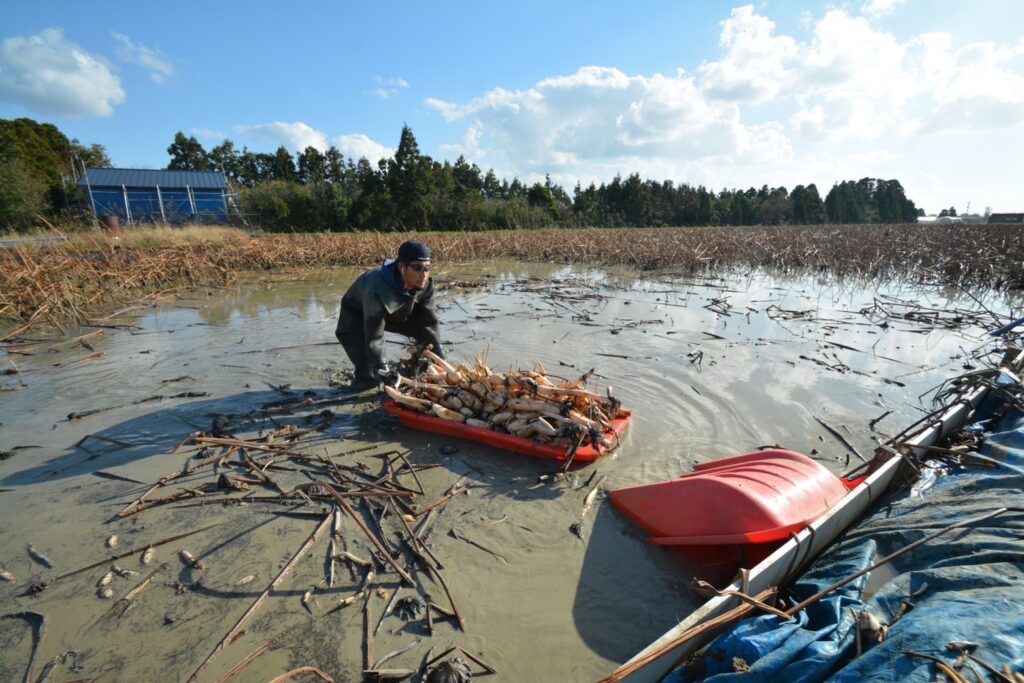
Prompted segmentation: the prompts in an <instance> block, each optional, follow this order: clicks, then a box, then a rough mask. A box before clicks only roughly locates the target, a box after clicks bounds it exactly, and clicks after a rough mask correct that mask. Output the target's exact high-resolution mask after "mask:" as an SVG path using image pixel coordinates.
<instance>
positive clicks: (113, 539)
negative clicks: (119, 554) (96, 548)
mask: <svg viewBox="0 0 1024 683" xmlns="http://www.w3.org/2000/svg"><path fill="white" fill-rule="evenodd" d="M119 542H120V540H119V539H118V538H117V534H113V535H112V536H111V537H110V538H108V539H107V547H108V548H116V547H117V544H118V543H119Z"/></svg>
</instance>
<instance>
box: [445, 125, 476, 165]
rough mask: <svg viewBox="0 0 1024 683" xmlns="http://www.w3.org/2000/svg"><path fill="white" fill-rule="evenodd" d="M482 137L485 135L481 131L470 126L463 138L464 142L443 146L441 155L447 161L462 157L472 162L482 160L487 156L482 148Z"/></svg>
mask: <svg viewBox="0 0 1024 683" xmlns="http://www.w3.org/2000/svg"><path fill="white" fill-rule="evenodd" d="M482 137H483V133H481V131H480V130H479V129H477V128H474V127H473V126H470V127H469V128H467V129H466V134H465V135H463V136H462V142H459V143H457V144H451V145H441V154H442V155H444V157H445V158H446V159H455V158H458V157H460V156H462V157H465V158H466V159H469V160H470V161H475V160H477V159H480V158H481V157H483V156H484V155H485V154H486V151H485V150H483V149H481V148H480V139H481V138H482Z"/></svg>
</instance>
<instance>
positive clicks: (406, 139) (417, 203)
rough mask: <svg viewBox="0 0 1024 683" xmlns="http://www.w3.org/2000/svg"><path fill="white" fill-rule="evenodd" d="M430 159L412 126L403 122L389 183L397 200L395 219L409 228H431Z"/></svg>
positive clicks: (389, 169)
mask: <svg viewBox="0 0 1024 683" xmlns="http://www.w3.org/2000/svg"><path fill="white" fill-rule="evenodd" d="M430 162H431V159H430V158H429V157H424V156H422V155H421V154H420V147H419V144H418V143H417V142H416V137H415V136H414V135H413V134H412V129H411V128H409V126H405V125H403V126H402V135H401V138H400V139H399V141H398V149H397V151H395V156H394V158H392V159H391V160H389V161H388V162H387V185H388V191H389V192H390V193H391V200H392V201H393V202H394V207H395V219H396V220H397V222H398V224H399V225H400V226H401V227H402V228H404V229H405V230H424V229H426V228H428V227H429V217H430V207H429V205H428V204H427V201H426V197H427V195H428V194H429V192H430V184H429V175H428V174H429V169H430Z"/></svg>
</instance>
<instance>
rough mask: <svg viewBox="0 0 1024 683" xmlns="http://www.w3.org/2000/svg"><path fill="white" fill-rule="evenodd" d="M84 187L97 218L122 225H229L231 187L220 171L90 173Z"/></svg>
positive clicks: (112, 170) (91, 170)
mask: <svg viewBox="0 0 1024 683" xmlns="http://www.w3.org/2000/svg"><path fill="white" fill-rule="evenodd" d="M78 185H79V186H80V187H81V188H82V189H83V190H84V191H85V192H86V194H87V196H88V198H89V203H90V204H91V206H92V210H93V214H94V215H95V216H96V217H97V218H99V217H102V216H117V217H118V218H120V220H121V221H122V222H126V223H143V222H156V221H162V222H165V223H224V222H226V221H227V220H228V183H227V179H226V178H225V177H224V174H223V173H221V172H220V171H153V170H147V169H134V168H87V169H86V170H85V175H84V176H82V178H81V179H80V180H79V181H78Z"/></svg>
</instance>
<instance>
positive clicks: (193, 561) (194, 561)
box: [178, 550, 206, 571]
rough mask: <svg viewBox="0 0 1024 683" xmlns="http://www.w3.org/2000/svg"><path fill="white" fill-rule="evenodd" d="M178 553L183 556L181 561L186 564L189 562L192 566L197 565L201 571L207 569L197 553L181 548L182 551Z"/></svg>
mask: <svg viewBox="0 0 1024 683" xmlns="http://www.w3.org/2000/svg"><path fill="white" fill-rule="evenodd" d="M178 554H179V555H180V556H181V561H182V562H184V563H185V564H187V565H189V566H192V567H195V568H196V569H198V570H199V571H203V570H205V569H206V566H205V565H203V563H202V562H200V561H199V560H197V559H196V557H195V555H193V554H192V553H190V552H189V551H187V550H181V551H179V553H178Z"/></svg>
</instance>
